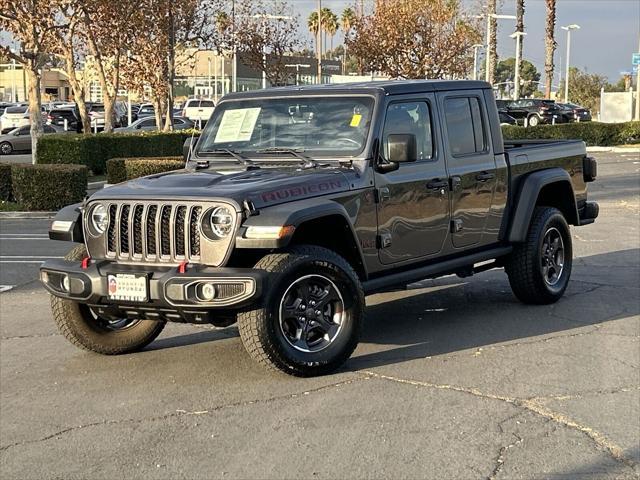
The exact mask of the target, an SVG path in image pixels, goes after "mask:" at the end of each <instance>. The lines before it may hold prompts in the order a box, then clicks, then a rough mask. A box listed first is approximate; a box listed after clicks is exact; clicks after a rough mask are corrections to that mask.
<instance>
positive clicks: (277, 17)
mask: <svg viewBox="0 0 640 480" xmlns="http://www.w3.org/2000/svg"><path fill="white" fill-rule="evenodd" d="M253 18H262V19H263V20H264V19H268V20H291V19H292V17H289V16H287V15H270V14H265V13H262V14H258V15H254V16H253ZM263 34H264V37H265V38H263V42H262V88H267V44H266V42H265V41H264V40H266V36H267V26H266V25H263Z"/></svg>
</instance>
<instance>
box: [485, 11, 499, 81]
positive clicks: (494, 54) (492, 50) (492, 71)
mask: <svg viewBox="0 0 640 480" xmlns="http://www.w3.org/2000/svg"><path fill="white" fill-rule="evenodd" d="M487 10H488V14H489V15H491V14H495V13H496V0H489V2H488V4H487ZM489 22H490V23H491V35H490V36H489V55H491V58H490V62H489V83H491V84H492V85H493V82H494V81H495V76H496V68H498V20H497V19H495V18H491V19H490V20H489Z"/></svg>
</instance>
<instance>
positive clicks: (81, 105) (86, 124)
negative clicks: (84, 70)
mask: <svg viewBox="0 0 640 480" xmlns="http://www.w3.org/2000/svg"><path fill="white" fill-rule="evenodd" d="M64 65H65V70H66V72H67V78H68V79H69V84H70V85H71V90H72V91H73V99H74V100H75V102H76V105H77V106H78V114H79V115H80V122H81V123H82V131H83V132H85V133H87V132H90V131H91V119H90V118H89V113H88V112H87V104H86V103H85V101H84V87H83V85H82V84H81V83H80V81H79V80H78V77H77V75H76V66H75V63H74V61H73V46H70V48H68V49H66V50H65V52H64Z"/></svg>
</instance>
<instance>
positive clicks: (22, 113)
mask: <svg viewBox="0 0 640 480" xmlns="http://www.w3.org/2000/svg"><path fill="white" fill-rule="evenodd" d="M46 113H47V112H46V110H45V108H44V107H42V114H43V117H44V116H46ZM30 123H31V120H30V118H29V107H28V106H27V105H18V106H11V107H7V108H6V109H5V111H4V113H3V114H2V116H0V133H2V134H4V133H9V132H10V131H11V130H13V129H15V128H17V127H21V126H23V125H29V124H30Z"/></svg>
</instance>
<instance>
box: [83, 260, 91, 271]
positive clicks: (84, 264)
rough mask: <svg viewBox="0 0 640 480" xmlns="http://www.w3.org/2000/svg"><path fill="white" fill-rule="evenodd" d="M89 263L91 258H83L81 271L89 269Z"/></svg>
mask: <svg viewBox="0 0 640 480" xmlns="http://www.w3.org/2000/svg"><path fill="white" fill-rule="evenodd" d="M89 262H91V257H84V258H83V259H82V264H81V265H82V269H83V270H86V269H87V268H89Z"/></svg>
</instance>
